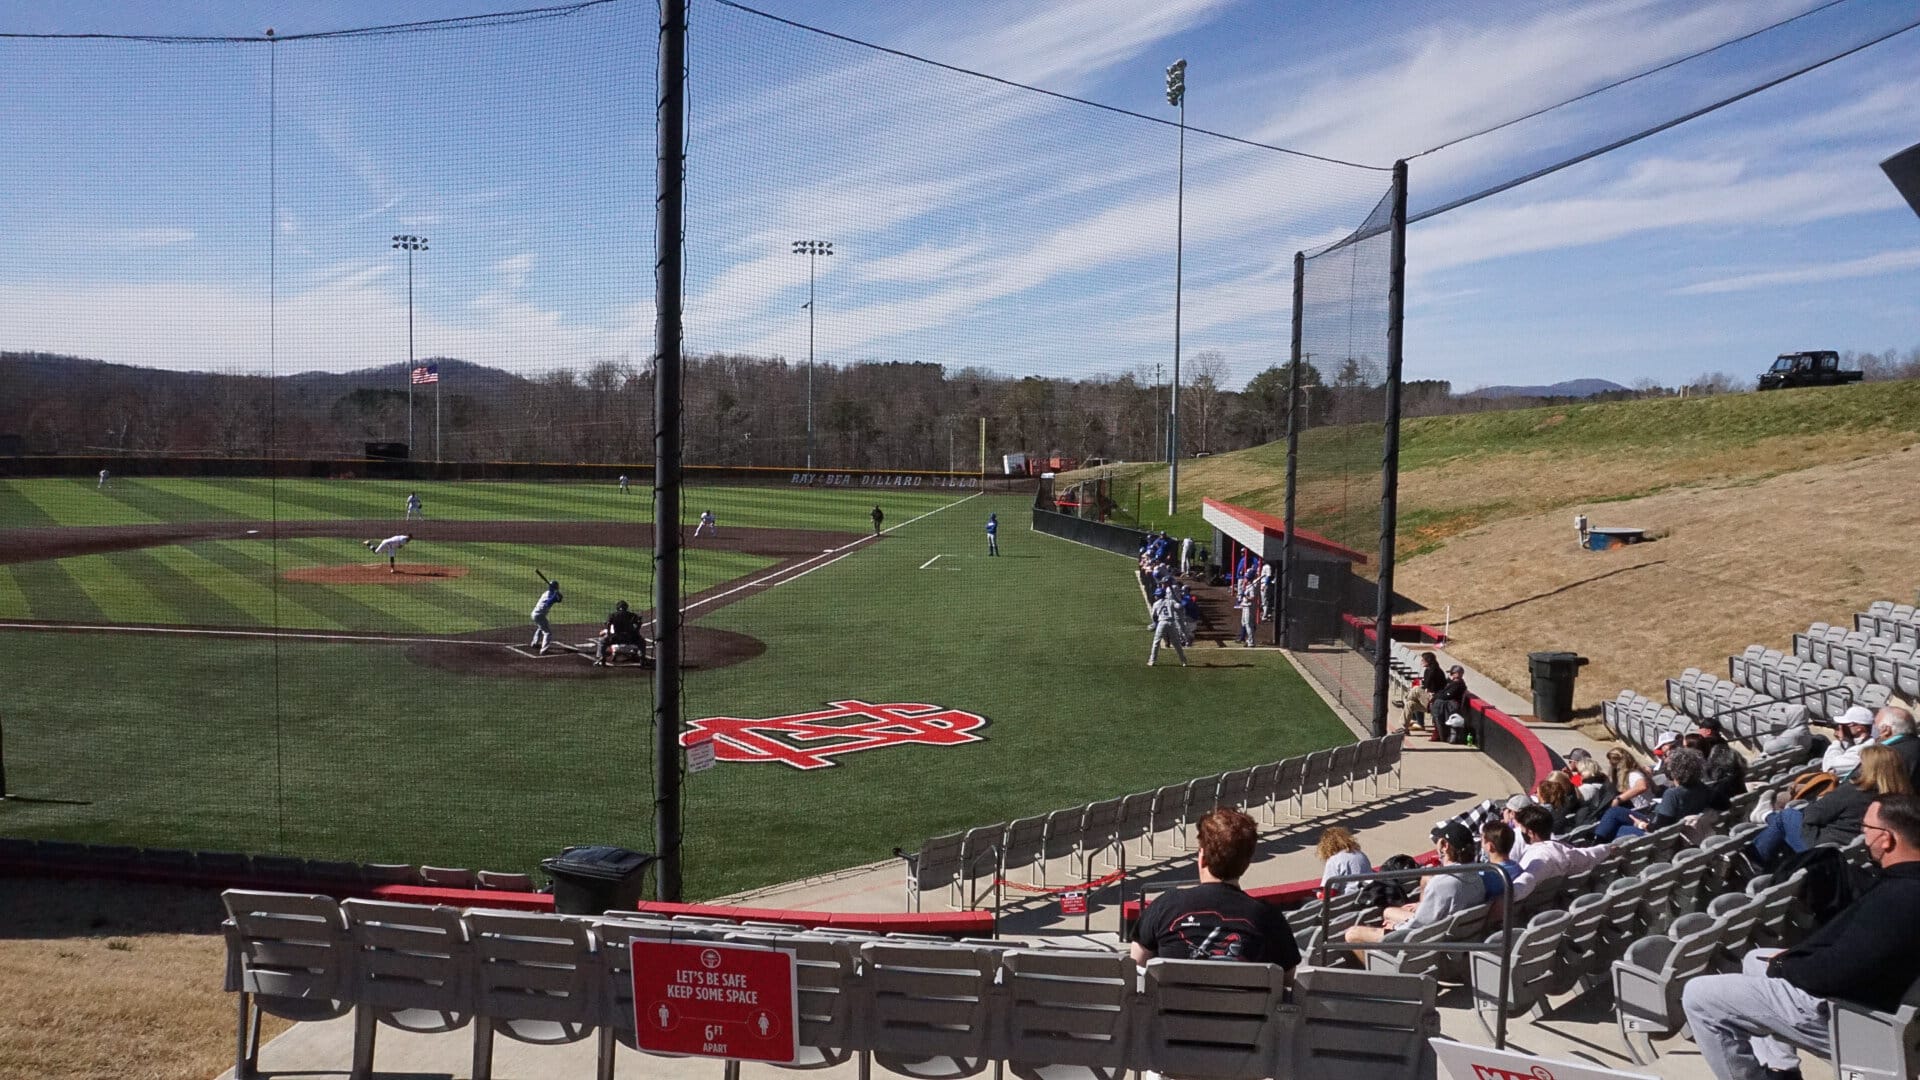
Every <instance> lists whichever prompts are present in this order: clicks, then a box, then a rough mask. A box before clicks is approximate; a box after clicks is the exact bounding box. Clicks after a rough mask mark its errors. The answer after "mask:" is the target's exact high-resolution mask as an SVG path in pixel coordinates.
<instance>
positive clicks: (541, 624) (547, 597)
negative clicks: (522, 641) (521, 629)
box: [527, 581, 564, 653]
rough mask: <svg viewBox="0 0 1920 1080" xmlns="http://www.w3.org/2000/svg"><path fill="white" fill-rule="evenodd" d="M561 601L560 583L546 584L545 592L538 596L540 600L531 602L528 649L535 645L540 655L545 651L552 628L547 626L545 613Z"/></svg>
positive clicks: (550, 639) (550, 637)
mask: <svg viewBox="0 0 1920 1080" xmlns="http://www.w3.org/2000/svg"><path fill="white" fill-rule="evenodd" d="M562 599H564V597H562V596H561V595H560V583H559V582H558V581H549V582H547V590H546V591H545V592H543V593H541V594H540V599H538V600H535V601H534V602H533V640H532V641H529V642H527V645H528V646H529V647H531V646H535V645H537V646H539V647H540V651H541V652H542V653H545V652H546V651H547V646H548V645H549V644H550V643H551V642H552V640H553V627H551V626H549V625H547V612H549V611H551V610H552V609H553V605H555V604H557V603H559V602H560V601H561V600H562Z"/></svg>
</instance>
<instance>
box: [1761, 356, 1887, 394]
mask: <svg viewBox="0 0 1920 1080" xmlns="http://www.w3.org/2000/svg"><path fill="white" fill-rule="evenodd" d="M1861 377H1862V375H1861V373H1860V372H1858V371H1842V370H1840V354H1839V353H1837V352H1833V351H1831V350H1828V351H1822V352H1794V353H1781V354H1780V358H1779V359H1778V360H1775V361H1774V362H1773V366H1772V367H1770V368H1768V369H1767V370H1766V373H1765V374H1763V375H1761V376H1760V389H1762V390H1784V389H1787V388H1789V387H1794V386H1839V385H1841V384H1843V383H1856V382H1859V381H1860V379H1861Z"/></svg>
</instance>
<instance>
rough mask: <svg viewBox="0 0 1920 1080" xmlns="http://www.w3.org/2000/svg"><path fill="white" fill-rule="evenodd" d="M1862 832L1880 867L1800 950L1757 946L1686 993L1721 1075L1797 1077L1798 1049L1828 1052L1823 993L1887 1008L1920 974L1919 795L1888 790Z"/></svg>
mask: <svg viewBox="0 0 1920 1080" xmlns="http://www.w3.org/2000/svg"><path fill="white" fill-rule="evenodd" d="M1861 830H1862V831H1863V832H1864V833H1865V834H1866V838H1867V840H1866V844H1867V855H1868V857H1869V858H1871V859H1872V860H1873V861H1874V863H1875V865H1877V866H1878V867H1879V868H1880V870H1879V873H1878V874H1877V875H1875V877H1874V879H1873V880H1872V882H1871V883H1870V884H1868V885H1867V887H1866V888H1865V890H1864V891H1862V892H1861V893H1860V895H1859V896H1858V897H1857V898H1856V899H1855V900H1854V902H1853V903H1851V904H1849V905H1847V907H1846V908H1844V909H1842V910H1841V912H1840V914H1838V915H1836V916H1834V917H1833V918H1832V919H1831V920H1829V921H1828V922H1827V924H1826V925H1824V926H1822V927H1820V928H1819V929H1817V930H1815V931H1814V932H1813V933H1812V934H1811V935H1809V936H1808V937H1807V939H1806V940H1805V941H1802V942H1801V943H1800V944H1799V945H1798V946H1795V947H1794V948H1791V949H1787V950H1785V951H1774V950H1770V949H1754V950H1752V951H1750V952H1748V953H1747V955H1746V958H1745V962H1744V964H1743V966H1744V968H1745V973H1744V974H1740V975H1708V976H1703V977H1701V978H1698V979H1695V980H1693V981H1692V982H1690V983H1688V984H1687V988H1686V991H1685V993H1684V994H1683V995H1682V997H1681V1005H1682V1008H1683V1009H1685V1011H1686V1014H1687V1021H1688V1023H1689V1024H1691V1025H1692V1027H1693V1034H1694V1038H1695V1039H1697V1040H1698V1041H1699V1044H1700V1056H1701V1057H1702V1058H1704V1059H1705V1060H1706V1063H1707V1067H1708V1068H1710V1069H1712V1070H1713V1075H1714V1076H1716V1077H1718V1078H1719V1080H1797V1078H1798V1077H1799V1076H1800V1059H1799V1056H1798V1054H1797V1053H1796V1052H1795V1050H1794V1046H1796V1045H1798V1046H1802V1047H1805V1048H1806V1049H1808V1050H1811V1051H1813V1052H1814V1053H1817V1054H1819V1055H1821V1056H1823V1057H1824V1056H1826V1055H1827V1054H1828V1053H1829V1052H1830V1050H1831V1048H1830V1046H1829V1045H1828V1034H1827V1020H1828V1012H1829V1009H1830V1007H1829V1005H1828V1002H1827V999H1829V998H1838V999H1840V1000H1843V1001H1848V1002H1852V1003H1855V1004H1858V1005H1864V1006H1867V1007H1868V1008H1872V1009H1879V1010H1882V1011H1887V1012H1891V1011H1893V1010H1894V1009H1897V1008H1898V1007H1899V1006H1900V1002H1901V999H1902V998H1903V997H1904V996H1905V995H1906V994H1907V992H1908V991H1909V989H1910V988H1911V987H1912V986H1913V985H1914V984H1915V975H1916V973H1920V920H1916V919H1915V918H1914V917H1913V913H1914V912H1915V911H1920V797H1916V796H1913V795H1888V796H1885V797H1883V798H1881V799H1879V800H1877V801H1876V802H1874V804H1873V805H1872V806H1869V807H1868V808H1867V815H1866V819H1865V822H1864V823H1863V824H1862V826H1861Z"/></svg>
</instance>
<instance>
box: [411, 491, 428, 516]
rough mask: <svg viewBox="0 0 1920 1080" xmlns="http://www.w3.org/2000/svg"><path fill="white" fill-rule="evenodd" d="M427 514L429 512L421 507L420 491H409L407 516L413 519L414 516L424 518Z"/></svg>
mask: <svg viewBox="0 0 1920 1080" xmlns="http://www.w3.org/2000/svg"><path fill="white" fill-rule="evenodd" d="M426 516H427V512H426V511H425V510H422V509H420V493H419V492H417V491H409V492H407V518H408V519H409V520H411V519H413V518H424V517H426Z"/></svg>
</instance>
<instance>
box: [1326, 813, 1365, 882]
mask: <svg viewBox="0 0 1920 1080" xmlns="http://www.w3.org/2000/svg"><path fill="white" fill-rule="evenodd" d="M1317 850H1318V852H1319V855H1320V858H1322V859H1324V860H1325V861H1326V864H1327V865H1326V869H1324V870H1322V871H1321V872H1320V886H1321V888H1323V889H1324V888H1325V887H1326V884H1327V882H1328V881H1329V880H1331V879H1333V878H1336V877H1344V876H1346V875H1348V874H1371V873H1373V861H1372V860H1371V859H1368V858H1367V853H1366V852H1364V851H1361V850H1360V841H1359V840H1356V839H1354V836H1353V834H1352V833H1350V832H1348V831H1347V830H1345V829H1343V828H1341V827H1340V826H1338V825H1335V826H1333V827H1331V828H1329V829H1327V830H1326V831H1325V832H1322V833H1321V834H1320V847H1319V848H1318V849H1317ZM1360 884H1361V883H1360V882H1357V881H1349V882H1347V883H1346V884H1344V885H1342V886H1340V892H1341V894H1342V895H1345V894H1346V893H1350V892H1358V891H1359V889H1360Z"/></svg>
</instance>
